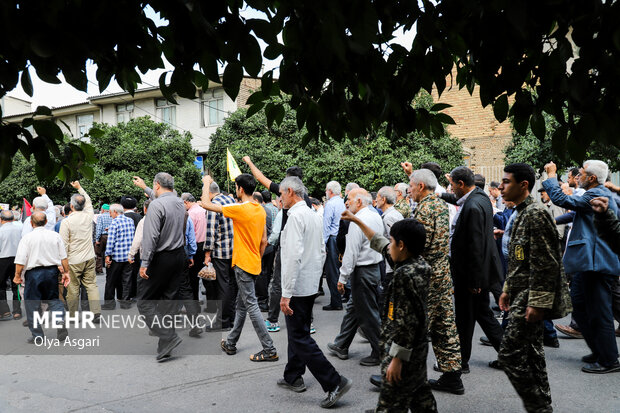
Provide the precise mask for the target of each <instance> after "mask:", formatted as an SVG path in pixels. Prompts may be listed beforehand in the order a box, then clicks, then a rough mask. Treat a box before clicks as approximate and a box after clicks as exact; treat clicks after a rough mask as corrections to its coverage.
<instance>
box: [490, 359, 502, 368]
mask: <svg viewBox="0 0 620 413" xmlns="http://www.w3.org/2000/svg"><path fill="white" fill-rule="evenodd" d="M489 367H491V368H493V369H497V370H504V369H503V368H502V366H501V365H500V364H499V360H493V361H489Z"/></svg>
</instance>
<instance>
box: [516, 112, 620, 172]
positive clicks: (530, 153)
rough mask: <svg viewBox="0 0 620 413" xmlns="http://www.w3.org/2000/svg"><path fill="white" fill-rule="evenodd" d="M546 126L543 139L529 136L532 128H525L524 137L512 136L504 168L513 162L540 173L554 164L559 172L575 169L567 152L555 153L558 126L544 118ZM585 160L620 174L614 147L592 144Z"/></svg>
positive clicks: (618, 152) (619, 158)
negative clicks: (595, 162)
mask: <svg viewBox="0 0 620 413" xmlns="http://www.w3.org/2000/svg"><path fill="white" fill-rule="evenodd" d="M544 116H545V118H546V119H545V122H546V125H547V128H546V132H545V137H544V139H542V140H541V139H538V138H537V137H536V136H535V135H534V133H533V132H532V129H531V127H528V128H527V131H526V133H525V134H523V135H521V134H519V133H518V132H516V131H514V132H513V137H512V142H511V143H510V144H509V145H508V146H507V147H506V149H505V150H504V152H505V153H506V159H505V161H506V164H509V163H513V162H525V163H527V164H530V165H532V167H533V168H534V169H536V170H537V171H539V172H542V171H543V169H544V166H545V164H546V163H547V162H549V161H553V162H555V164H556V165H557V166H558V169H559V170H563V169H567V168H571V167H574V166H578V163H576V162H575V161H573V160H572V159H571V158H570V156H569V154H568V153H566V152H554V150H553V144H554V140H553V135H554V134H555V133H556V131H557V130H558V128H561V126H560V124H559V123H558V122H557V121H556V120H555V119H553V118H552V117H551V116H550V115H544ZM584 159H599V160H601V161H604V162H606V163H607V164H608V165H609V168H610V170H612V171H620V149H618V148H617V147H616V146H612V145H605V144H602V143H598V142H595V143H593V144H592V145H590V146H589V147H588V150H587V151H586V153H585V156H584Z"/></svg>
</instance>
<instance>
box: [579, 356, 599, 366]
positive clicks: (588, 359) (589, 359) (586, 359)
mask: <svg viewBox="0 0 620 413" xmlns="http://www.w3.org/2000/svg"><path fill="white" fill-rule="evenodd" d="M596 360H598V356H595V355H594V354H588V355H587V356H583V357H582V358H581V361H583V362H584V363H586V364H592V363H596Z"/></svg>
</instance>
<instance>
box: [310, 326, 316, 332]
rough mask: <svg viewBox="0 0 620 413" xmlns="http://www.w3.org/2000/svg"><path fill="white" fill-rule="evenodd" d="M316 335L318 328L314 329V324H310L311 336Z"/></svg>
mask: <svg viewBox="0 0 620 413" xmlns="http://www.w3.org/2000/svg"><path fill="white" fill-rule="evenodd" d="M314 333H316V328H314V324H310V334H314Z"/></svg>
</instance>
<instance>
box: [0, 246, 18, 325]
mask: <svg viewBox="0 0 620 413" xmlns="http://www.w3.org/2000/svg"><path fill="white" fill-rule="evenodd" d="M14 276H15V257H7V258H0V314H4V313H8V312H10V309H9V304H8V303H7V300H6V291H7V280H11V292H12V293H13V314H21V313H22V307H21V303H20V302H19V298H18V297H17V284H15V283H14V282H13V277H14Z"/></svg>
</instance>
